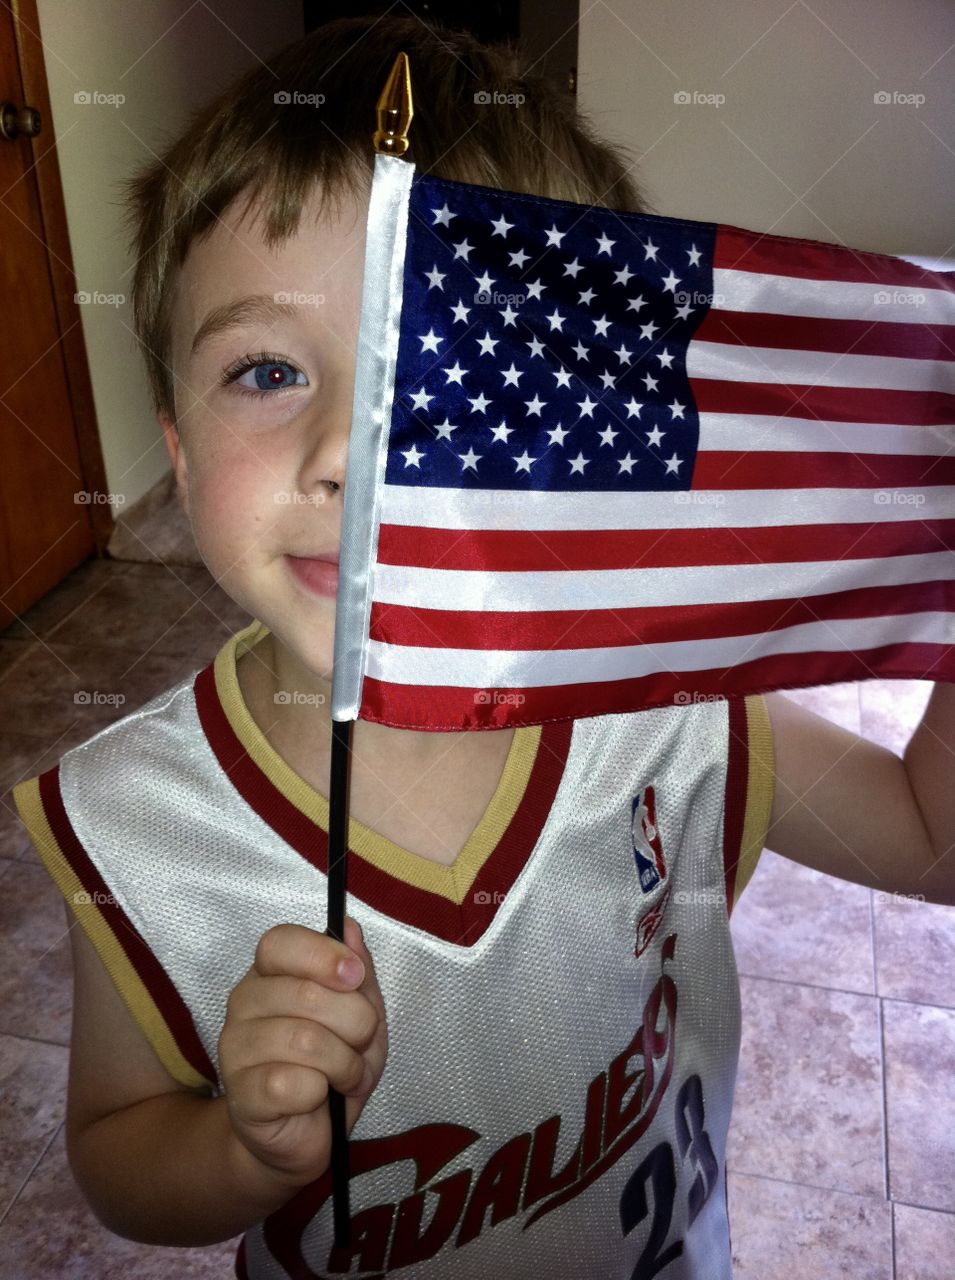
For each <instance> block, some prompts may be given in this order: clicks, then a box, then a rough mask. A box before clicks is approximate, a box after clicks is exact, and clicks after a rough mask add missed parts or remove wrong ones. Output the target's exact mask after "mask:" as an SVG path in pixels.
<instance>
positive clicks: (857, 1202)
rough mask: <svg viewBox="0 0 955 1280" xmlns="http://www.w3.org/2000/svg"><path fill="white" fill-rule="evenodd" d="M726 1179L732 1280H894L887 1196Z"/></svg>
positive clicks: (736, 1176) (743, 1178)
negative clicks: (882, 1197)
mask: <svg viewBox="0 0 955 1280" xmlns="http://www.w3.org/2000/svg"><path fill="white" fill-rule="evenodd" d="M727 1184H728V1187H729V1216H730V1230H731V1239H732V1245H733V1280H892V1217H891V1211H892V1207H891V1205H890V1204H889V1203H888V1202H887V1201H886V1200H883V1199H880V1198H878V1197H874V1196H871V1197H870V1196H852V1195H842V1194H840V1193H838V1192H831V1191H819V1190H817V1189H816V1188H815V1187H806V1186H793V1185H791V1184H790V1183H785V1182H773V1181H771V1180H769V1179H766V1178H757V1177H747V1176H745V1175H744V1174H739V1173H730V1174H729V1177H728V1180H727ZM949 1280H950V1278H949Z"/></svg>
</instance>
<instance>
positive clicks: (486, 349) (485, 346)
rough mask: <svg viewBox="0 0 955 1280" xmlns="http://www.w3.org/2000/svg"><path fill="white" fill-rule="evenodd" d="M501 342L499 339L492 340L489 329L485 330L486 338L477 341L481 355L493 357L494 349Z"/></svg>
mask: <svg viewBox="0 0 955 1280" xmlns="http://www.w3.org/2000/svg"><path fill="white" fill-rule="evenodd" d="M499 341H500V339H499V338H492V337H491V334H490V331H489V330H488V329H485V330H484V337H483V338H478V340H477V343H478V346H479V347H480V348H481V355H482V356H493V354H494V348H495V347H496V346H497V344H498V342H499Z"/></svg>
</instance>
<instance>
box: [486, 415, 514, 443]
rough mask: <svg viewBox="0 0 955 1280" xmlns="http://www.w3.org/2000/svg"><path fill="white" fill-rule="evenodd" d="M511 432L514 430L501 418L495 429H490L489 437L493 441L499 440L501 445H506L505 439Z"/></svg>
mask: <svg viewBox="0 0 955 1280" xmlns="http://www.w3.org/2000/svg"><path fill="white" fill-rule="evenodd" d="M513 430H514V428H513V427H509V426H508V425H507V423H506V422H505V420H504V419H503V418H502V419H501V421H500V423H499V424H498V425H497V426H496V427H492V428H491V436H492V437H493V439H495V440H500V441H501V443H502V444H507V437H508V436H509V435H510V434H511V432H512V431H513Z"/></svg>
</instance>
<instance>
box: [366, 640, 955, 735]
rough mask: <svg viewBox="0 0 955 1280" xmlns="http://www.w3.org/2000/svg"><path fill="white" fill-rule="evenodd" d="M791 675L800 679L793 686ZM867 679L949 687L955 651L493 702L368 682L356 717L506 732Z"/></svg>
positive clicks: (884, 650) (909, 650)
mask: <svg viewBox="0 0 955 1280" xmlns="http://www.w3.org/2000/svg"><path fill="white" fill-rule="evenodd" d="M796 673H798V677H799V678H798V679H795V680H794V679H793V675H794V674H796ZM873 677H879V678H882V679H887V680H941V681H949V682H953V683H955V645H931V644H898V645H884V646H882V647H881V648H878V649H870V650H866V651H864V652H863V653H850V652H846V651H845V650H838V651H837V652H833V653H823V652H819V653H800V654H795V655H793V654H782V655H780V656H778V657H777V656H770V657H763V658H757V659H755V660H754V661H753V662H746V663H740V664H739V665H738V666H734V667H733V668H732V669H731V670H730V671H690V672H678V673H672V672H668V671H661V672H654V673H653V674H651V675H649V676H641V677H638V678H635V679H632V680H607V681H603V682H601V683H596V684H578V685H558V686H555V687H551V688H547V689H500V690H496V691H495V694H496V696H495V697H494V698H493V699H489V698H488V696H487V693H488V691H487V690H486V689H476V688H457V687H452V686H446V685H445V686H442V685H433V686H431V687H424V686H419V685H389V684H386V683H384V682H382V681H380V680H375V679H372V677H370V676H366V677H365V682H364V686H363V693H362V704H361V716H362V719H364V720H375V721H378V722H380V723H387V724H390V725H393V726H394V727H396V728H400V729H430V730H445V731H446V730H452V729H453V730H457V729H490V728H505V727H507V726H508V725H524V724H542V723H545V722H547V721H550V720H562V719H565V718H568V717H572V718H574V719H587V718H589V717H592V716H600V715H615V714H627V713H629V712H632V711H643V710H645V709H647V708H649V707H658V706H672V705H674V704H677V705H681V704H683V703H686V702H693V701H699V700H702V699H705V698H706V697H707V695H711V694H712V695H715V696H718V697H727V696H729V697H739V696H741V695H743V694H749V693H767V692H769V691H771V690H773V689H804V688H806V687H808V686H811V685H820V684H834V683H839V682H842V681H854V680H869V679H872V678H873ZM507 698H510V699H511V700H510V701H507V700H506V699H507ZM519 698H522V699H523V701H518V699H519Z"/></svg>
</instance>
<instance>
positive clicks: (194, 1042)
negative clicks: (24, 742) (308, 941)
mask: <svg viewBox="0 0 955 1280" xmlns="http://www.w3.org/2000/svg"><path fill="white" fill-rule="evenodd" d="M38 781H39V788H40V798H41V800H42V803H43V810H44V813H45V814H46V820H47V822H48V823H49V824H50V830H51V831H52V832H53V835H54V838H55V839H56V842H57V844H58V845H59V847H60V850H61V851H62V853H63V855H64V857H65V858H66V860H67V862H68V863H69V865H70V867H71V869H72V870H73V872H74V874H75V875H76V877H77V879H78V880H79V882H80V883H81V884H82V886H83V888H84V890H85V891H86V892H87V893H88V894H90V895H91V897H92V898H93V901H94V902H95V904H96V906H97V909H98V910H99V913H100V915H101V916H102V918H103V920H104V921H105V922H106V924H107V925H108V926H109V929H110V932H111V933H112V935H113V938H114V940H115V941H116V942H117V943H118V944H119V946H120V947H121V949H122V951H123V952H124V954H125V955H126V958H127V960H128V961H129V963H130V964H131V965H132V966H133V968H134V969H135V971H136V973H137V974H138V975H139V977H140V978H141V979H142V982H143V985H144V986H145V987H146V990H147V991H148V992H149V994H150V996H151V997H152V999H153V1000H154V1001H155V1003H156V1007H157V1008H158V1010H159V1012H160V1014H161V1015H162V1017H163V1019H164V1021H165V1022H166V1025H167V1026H168V1027H169V1030H170V1031H171V1032H172V1035H173V1038H174V1040H175V1042H176V1045H177V1046H178V1048H179V1052H180V1053H181V1054H182V1056H183V1057H184V1058H185V1060H186V1061H187V1062H188V1063H189V1065H190V1066H191V1067H192V1068H193V1070H194V1071H196V1072H198V1074H199V1075H200V1076H202V1077H203V1079H204V1080H206V1081H207V1082H208V1083H209V1084H211V1085H216V1086H218V1085H219V1084H220V1081H219V1079H218V1077H217V1075H216V1071H215V1067H214V1066H213V1065H212V1062H211V1061H210V1059H209V1056H208V1054H207V1053H206V1051H205V1049H204V1048H203V1045H202V1041H201V1040H200V1039H199V1033H198V1032H197V1031H196V1027H195V1023H194V1022H193V1020H192V1014H191V1013H190V1012H189V1007H188V1005H187V1004H186V1003H185V1001H184V1000H183V998H182V996H181V995H180V994H179V992H178V990H177V989H176V987H175V985H174V984H173V982H172V979H171V978H170V977H169V975H168V974H167V973H166V971H165V969H164V968H163V967H162V965H161V964H160V962H159V961H158V960H157V958H156V956H155V955H154V954H153V952H152V949H151V948H150V946H149V944H148V943H147V942H146V941H145V939H144V938H143V937H142V935H141V934H140V933H139V931H138V930H137V929H136V926H135V925H134V924H133V922H132V921H131V920H130V918H129V917H128V916H127V914H126V912H125V911H124V910H123V909H122V907H121V906H120V905H119V903H118V902H117V901H116V899H115V898H114V897H113V894H112V893H111V891H110V889H109V886H108V885H107V883H106V881H105V880H104V879H103V877H102V876H101V875H100V873H99V870H98V869H97V867H96V866H95V865H94V863H93V862H92V861H91V860H90V858H89V855H88V854H87V852H86V850H85V849H84V848H83V846H82V844H81V843H80V841H79V838H78V836H77V834H76V832H75V831H74V829H73V824H72V823H71V822H70V819H69V816H68V815H67V812H66V807H65V805H64V804H63V797H62V794H61V792H60V768H59V765H55V766H54V767H53V768H52V769H48V770H47V772H46V773H43V774H41V775H40V777H39V780H38Z"/></svg>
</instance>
